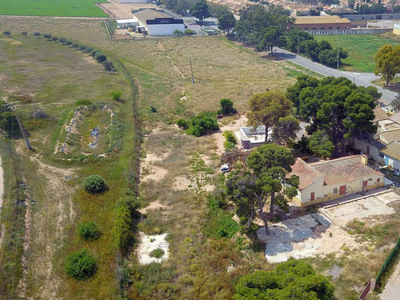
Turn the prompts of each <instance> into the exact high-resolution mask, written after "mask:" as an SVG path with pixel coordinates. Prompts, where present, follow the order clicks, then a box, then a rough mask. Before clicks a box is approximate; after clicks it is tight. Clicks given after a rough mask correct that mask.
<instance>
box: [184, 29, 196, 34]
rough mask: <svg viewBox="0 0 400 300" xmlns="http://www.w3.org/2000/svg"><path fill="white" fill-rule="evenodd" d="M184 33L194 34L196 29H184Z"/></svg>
mask: <svg viewBox="0 0 400 300" xmlns="http://www.w3.org/2000/svg"><path fill="white" fill-rule="evenodd" d="M185 34H186V35H195V34H196V31H194V30H192V29H186V30H185Z"/></svg>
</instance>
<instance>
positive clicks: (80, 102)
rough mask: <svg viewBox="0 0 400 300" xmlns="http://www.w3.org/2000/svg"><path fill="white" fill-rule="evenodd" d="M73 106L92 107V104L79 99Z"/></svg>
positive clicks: (87, 100)
mask: <svg viewBox="0 0 400 300" xmlns="http://www.w3.org/2000/svg"><path fill="white" fill-rule="evenodd" d="M75 104H76V105H78V106H83V105H85V106H87V105H92V104H93V103H92V101H90V100H89V99H81V100H78V101H76V102H75Z"/></svg>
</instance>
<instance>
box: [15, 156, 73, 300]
mask: <svg viewBox="0 0 400 300" xmlns="http://www.w3.org/2000/svg"><path fill="white" fill-rule="evenodd" d="M31 160H32V161H33V162H34V163H35V164H36V165H37V167H38V169H37V174H43V176H44V178H40V179H39V178H37V179H35V180H36V181H37V183H39V182H40V184H38V185H39V186H40V188H41V191H40V192H39V193H38V195H39V194H41V195H42V197H40V196H39V197H38V198H35V199H30V198H29V197H28V199H27V210H26V220H25V225H26V231H25V243H24V253H23V258H22V264H23V268H24V272H23V277H22V279H21V281H20V285H19V296H20V297H35V298H36V297H37V298H41V299H55V298H56V294H57V290H58V288H59V287H60V284H61V282H62V281H61V278H59V277H58V275H57V274H55V272H54V271H53V262H54V261H57V257H55V254H56V252H57V250H58V249H59V248H60V247H61V246H62V241H63V239H64V237H65V232H64V230H65V228H66V227H67V226H68V225H71V224H72V223H73V221H74V217H75V211H74V208H73V203H72V198H71V195H72V194H73V188H72V187H70V186H68V185H67V184H66V178H65V176H71V175H72V174H73V172H72V171H68V170H64V169H59V168H56V167H52V166H49V165H45V164H43V163H42V162H40V161H39V159H38V157H31ZM28 186H29V180H28Z"/></svg>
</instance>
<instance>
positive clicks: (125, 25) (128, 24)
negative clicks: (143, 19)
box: [117, 19, 139, 28]
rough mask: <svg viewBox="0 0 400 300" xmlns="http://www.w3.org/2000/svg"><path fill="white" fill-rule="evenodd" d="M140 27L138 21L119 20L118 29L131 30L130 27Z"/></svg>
mask: <svg viewBox="0 0 400 300" xmlns="http://www.w3.org/2000/svg"><path fill="white" fill-rule="evenodd" d="M138 25H139V23H138V22H137V20H136V19H123V20H117V26H118V28H129V27H134V26H138Z"/></svg>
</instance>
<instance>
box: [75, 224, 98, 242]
mask: <svg viewBox="0 0 400 300" xmlns="http://www.w3.org/2000/svg"><path fill="white" fill-rule="evenodd" d="M78 234H79V235H80V236H81V237H82V238H84V239H85V240H88V239H93V240H97V239H98V238H99V236H100V231H99V229H98V228H97V225H96V223H95V222H93V221H87V222H83V223H81V224H79V225H78Z"/></svg>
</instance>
